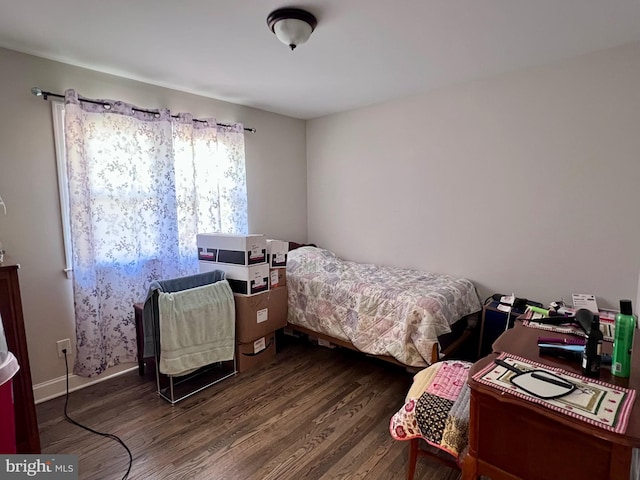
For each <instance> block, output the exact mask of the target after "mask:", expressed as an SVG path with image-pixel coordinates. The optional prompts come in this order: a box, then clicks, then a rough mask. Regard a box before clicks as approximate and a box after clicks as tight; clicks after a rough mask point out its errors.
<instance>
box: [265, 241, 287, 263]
mask: <svg viewBox="0 0 640 480" xmlns="http://www.w3.org/2000/svg"><path fill="white" fill-rule="evenodd" d="M288 253H289V242H283V241H282V240H267V262H269V266H270V267H271V268H286V267H287V254H288Z"/></svg>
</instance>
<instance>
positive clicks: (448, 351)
mask: <svg viewBox="0 0 640 480" xmlns="http://www.w3.org/2000/svg"><path fill="white" fill-rule="evenodd" d="M479 316H480V312H476V313H472V314H470V315H467V316H466V317H462V319H460V320H459V321H463V319H465V318H466V319H470V318H473V317H479ZM287 326H288V327H289V328H290V329H291V330H293V331H295V332H300V333H304V334H305V335H309V336H312V337H316V338H319V339H321V340H326V341H327V342H331V343H333V344H335V345H338V346H340V347H344V348H348V349H350V350H354V351H356V352H360V353H364V354H365V355H367V356H369V357H373V358H378V359H380V360H384V361H385V362H389V363H393V364H395V365H400V366H401V367H405V368H406V369H407V370H408V371H413V372H417V371H419V370H422V369H423V368H424V367H413V366H411V365H405V364H404V363H401V362H399V361H398V360H396V359H395V358H393V357H392V356H390V355H371V354H369V353H365V352H362V351H361V350H359V349H358V348H356V347H355V346H354V345H353V344H352V343H351V342H347V341H344V340H340V339H338V338H334V337H331V336H329V335H325V334H324V333H318V332H315V331H313V330H310V329H308V328H306V327H301V326H300V325H294V324H293V323H287ZM478 327H479V322H477V323H476V326H475V327H469V326H468V327H467V328H465V330H464V331H463V333H462V335H460V336H459V337H458V338H456V339H455V340H454V341H453V342H451V344H449V345H448V346H447V347H446V348H445V349H443V350H442V352H440V349H439V348H438V344H437V343H434V344H433V349H432V350H431V359H430V362H429V363H430V364H432V363H436V362H438V361H440V360H443V359H444V358H447V357H449V356H450V355H452V354H454V353H455V352H456V351H457V350H458V349H459V348H460V347H461V346H462V345H464V343H465V342H466V341H467V340H468V339H469V338H471V336H472V335H473V331H474V329H475V328H478ZM440 354H442V355H443V357H442V358H441V357H440Z"/></svg>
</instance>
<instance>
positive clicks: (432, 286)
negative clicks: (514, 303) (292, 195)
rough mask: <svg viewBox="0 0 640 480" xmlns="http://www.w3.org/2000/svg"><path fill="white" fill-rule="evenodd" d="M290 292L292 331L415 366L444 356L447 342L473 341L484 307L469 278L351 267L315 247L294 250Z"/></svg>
mask: <svg viewBox="0 0 640 480" xmlns="http://www.w3.org/2000/svg"><path fill="white" fill-rule="evenodd" d="M287 288H288V298H289V313H288V323H289V326H290V328H292V329H293V330H297V331H301V332H303V333H307V334H309V333H315V334H317V336H318V338H322V339H325V340H330V341H334V343H336V344H337V345H342V346H347V347H350V348H355V349H356V350H359V351H361V352H364V353H367V354H369V355H374V356H378V357H381V358H384V359H390V360H392V361H394V362H395V363H399V364H401V365H405V366H409V367H424V366H427V365H430V364H431V363H433V362H434V361H436V360H437V359H439V358H442V357H444V354H443V351H444V347H445V345H443V343H444V342H445V340H446V343H447V344H454V343H456V342H458V343H457V344H459V342H460V341H461V336H463V335H464V336H465V337H466V336H469V335H470V332H471V330H470V327H471V326H472V324H473V322H474V321H477V320H476V319H477V317H478V312H479V311H480V310H481V308H482V307H481V303H480V299H479V298H478V294H477V292H476V289H475V286H474V285H473V283H472V282H471V281H470V280H467V279H465V278H458V277H454V276H451V275H443V274H434V273H427V272H422V271H418V270H408V269H401V268H394V267H385V266H379V265H371V264H363V263H356V262H349V261H345V260H342V259H340V258H338V257H337V256H336V255H335V254H333V253H332V252H330V251H329V250H325V249H322V248H315V247H301V248H297V249H295V250H291V251H290V252H289V254H288V258H287ZM470 319H472V320H471V322H470ZM452 337H455V338H452ZM452 340H455V341H453V342H452Z"/></svg>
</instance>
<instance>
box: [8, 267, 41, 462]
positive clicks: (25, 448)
mask: <svg viewBox="0 0 640 480" xmlns="http://www.w3.org/2000/svg"><path fill="white" fill-rule="evenodd" d="M19 268H20V265H18V264H17V263H15V262H13V261H12V260H11V258H8V257H6V256H5V257H4V261H3V262H2V263H0V315H2V324H3V325H4V333H5V336H6V337H7V346H8V347H9V351H10V352H11V353H13V354H14V355H15V357H16V358H17V360H18V363H19V364H20V370H19V371H18V373H17V374H16V376H15V377H13V400H14V413H15V423H16V451H17V453H40V434H39V433H38V419H37V417H36V408H35V404H34V401H33V387H32V384H31V370H30V368H29V353H28V352H27V338H26V335H25V331H24V319H23V316H22V301H21V299H20V284H19V283H18V269H19Z"/></svg>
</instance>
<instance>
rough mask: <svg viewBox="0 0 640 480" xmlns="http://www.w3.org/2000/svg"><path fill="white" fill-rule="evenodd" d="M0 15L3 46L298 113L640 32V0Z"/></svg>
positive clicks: (60, 5)
mask: <svg viewBox="0 0 640 480" xmlns="http://www.w3.org/2000/svg"><path fill="white" fill-rule="evenodd" d="M287 6H296V7H302V8H305V9H307V10H309V11H310V12H311V13H313V14H315V15H316V17H317V18H318V27H317V28H316V31H315V32H314V33H313V35H312V36H311V38H310V40H309V41H308V42H307V43H306V44H304V45H302V46H300V47H299V48H298V49H297V50H295V51H294V52H291V51H290V50H289V49H288V48H287V47H286V46H285V45H283V44H281V43H280V42H279V41H278V40H277V39H276V37H275V36H274V35H273V34H272V33H271V31H270V30H269V29H268V27H267V25H266V18H267V15H268V14H269V13H270V12H271V11H272V10H275V9H276V8H280V7H287ZM0 11H1V12H2V13H1V14H0V46H4V47H6V48H10V49H13V50H18V51H22V52H26V53H32V54H34V55H38V56H42V57H46V58H50V59H54V60H59V61H62V62H66V63H70V64H73V65H78V66H82V67H86V68H90V69H94V70H99V71H102V72H107V73H113V74H116V75H120V76H124V77H129V78H133V79H137V80H142V81H145V82H148V83H153V84H157V85H162V86H167V87H172V88H175V89H179V90H183V91H187V92H192V93H197V94H200V95H205V96H209V97H214V98H218V99H222V100H227V101H230V102H234V103H239V104H242V105H249V106H253V107H257V108H261V109H264V110H268V111H272V112H277V113H282V114H285V115H290V116H293V117H298V118H305V119H308V118H314V117H318V116H322V115H326V114H330V113H334V112H338V111H344V110H349V109H353V108H357V107H360V106H364V105H369V104H373V103H378V102H382V101H385V100H389V99H393V98H398V97H402V96H406V95H410V94H413V93H417V92H421V91H426V90H429V89H433V88H438V87H442V86H446V85H449V84H452V83H460V82H464V81H467V80H470V79H474V78H481V77H486V76H491V75H496V74H499V73H503V72H507V71H511V70H516V69H520V68H526V67H531V66H536V65H542V64H545V63H549V62H553V61H555V60H560V59H563V58H569V57H573V56H576V55H579V54H581V53H586V52H590V51H594V50H600V49H604V48H608V47H612V46H616V45H621V44H624V43H629V42H635V41H640V0H395V1H393V0H315V1H314V0H300V1H298V2H296V3H294V4H290V3H288V2H287V1H286V0H225V1H218V0H182V1H180V0H171V1H169V0H108V1H105V0H56V1H55V2H52V1H51V0H19V1H17V0H0ZM31 86H32V85H26V86H25V88H26V87H29V88H30V87H31ZM39 86H40V87H42V88H44V89H46V88H47V86H46V85H39ZM69 87H73V86H72V85H70V86H69Z"/></svg>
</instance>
